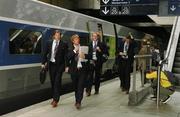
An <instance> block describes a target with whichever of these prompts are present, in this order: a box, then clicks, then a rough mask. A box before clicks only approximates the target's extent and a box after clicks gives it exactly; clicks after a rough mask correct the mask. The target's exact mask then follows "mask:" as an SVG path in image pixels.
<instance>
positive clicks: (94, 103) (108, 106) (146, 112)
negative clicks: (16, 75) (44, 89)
mask: <svg viewBox="0 0 180 117" xmlns="http://www.w3.org/2000/svg"><path fill="white" fill-rule="evenodd" d="M93 91H94V90H93ZM93 91H92V93H94V92H93ZM179 98H180V93H179V92H175V93H174V94H173V95H172V98H171V100H170V101H169V102H168V103H167V104H161V105H160V108H159V109H157V108H156V102H155V101H153V100H151V99H150V97H149V96H148V97H147V98H145V100H144V101H143V102H141V103H140V104H139V105H138V106H128V95H127V94H125V93H124V92H122V91H121V90H120V88H119V79H118V78H116V79H113V80H110V81H106V82H104V83H102V85H101V89H100V93H99V95H93V94H92V95H91V96H90V97H85V96H84V99H83V101H82V108H81V109H80V110H77V109H76V108H75V107H74V92H72V93H69V94H65V95H63V96H62V97H61V100H60V103H59V105H58V107H56V108H52V107H51V105H50V102H51V101H52V100H47V101H44V102H41V103H38V104H35V105H32V106H29V107H26V108H23V109H20V110H17V111H15V112H11V113H8V114H6V115H2V117H180V99H179Z"/></svg>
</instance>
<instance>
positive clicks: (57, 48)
mask: <svg viewBox="0 0 180 117" xmlns="http://www.w3.org/2000/svg"><path fill="white" fill-rule="evenodd" d="M67 51H68V48H67V44H65V43H64V42H63V41H62V40H61V33H60V32H59V31H58V30H55V31H54V34H53V39H52V40H50V41H48V43H47V46H46V48H45V51H44V55H43V60H42V68H45V67H46V66H47V64H48V68H49V74H50V80H51V86H52V97H53V101H52V102H51V105H52V106H53V107H56V106H57V104H58V102H59V99H60V94H61V81H62V74H63V72H64V70H65V66H66V65H65V64H66V63H67V62H66V60H67V58H66V54H67Z"/></svg>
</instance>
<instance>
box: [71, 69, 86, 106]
mask: <svg viewBox="0 0 180 117" xmlns="http://www.w3.org/2000/svg"><path fill="white" fill-rule="evenodd" d="M85 78H86V71H85V70H83V69H79V70H77V72H73V73H71V79H72V81H73V84H74V90H75V99H76V103H81V101H82V99H83V92H84V82H85Z"/></svg>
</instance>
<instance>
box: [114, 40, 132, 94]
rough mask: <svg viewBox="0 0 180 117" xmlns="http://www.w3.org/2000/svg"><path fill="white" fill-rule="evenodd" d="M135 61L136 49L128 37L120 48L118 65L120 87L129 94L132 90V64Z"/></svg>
mask: <svg viewBox="0 0 180 117" xmlns="http://www.w3.org/2000/svg"><path fill="white" fill-rule="evenodd" d="M133 61H134V49H133V46H132V44H131V37H130V36H127V37H125V38H124V39H123V41H122V42H121V43H120V46H119V48H118V63H119V69H120V70H119V71H120V75H119V77H120V81H121V84H120V87H121V89H122V91H126V94H129V89H130V73H131V67H132V63H133Z"/></svg>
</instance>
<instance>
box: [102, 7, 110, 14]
mask: <svg viewBox="0 0 180 117" xmlns="http://www.w3.org/2000/svg"><path fill="white" fill-rule="evenodd" d="M102 12H103V13H104V14H105V15H106V14H107V13H109V10H107V7H105V9H104V10H102Z"/></svg>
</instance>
